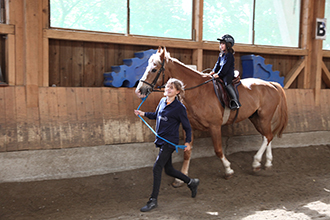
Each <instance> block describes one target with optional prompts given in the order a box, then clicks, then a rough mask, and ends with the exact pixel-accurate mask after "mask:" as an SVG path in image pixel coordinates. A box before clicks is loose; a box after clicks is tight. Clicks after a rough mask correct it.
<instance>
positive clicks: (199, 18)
mask: <svg viewBox="0 0 330 220" xmlns="http://www.w3.org/2000/svg"><path fill="white" fill-rule="evenodd" d="M193 40H194V41H197V42H202V41H203V0H193ZM192 64H194V65H196V66H197V70H198V71H202V70H203V49H201V48H197V49H194V50H193V53H192Z"/></svg>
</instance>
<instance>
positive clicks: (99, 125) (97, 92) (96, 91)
mask: <svg viewBox="0 0 330 220" xmlns="http://www.w3.org/2000/svg"><path fill="white" fill-rule="evenodd" d="M92 99H93V108H94V117H93V122H94V127H95V129H96V130H95V141H94V145H96V146H98V145H104V144H105V142H104V135H103V109H102V91H101V88H93V89H92Z"/></svg>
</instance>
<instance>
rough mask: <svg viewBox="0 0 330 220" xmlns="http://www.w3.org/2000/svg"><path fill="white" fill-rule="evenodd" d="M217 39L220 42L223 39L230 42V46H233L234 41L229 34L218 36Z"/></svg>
mask: <svg viewBox="0 0 330 220" xmlns="http://www.w3.org/2000/svg"><path fill="white" fill-rule="evenodd" d="M217 40H218V41H220V42H221V41H224V42H226V43H231V46H234V43H235V40H234V38H233V37H232V36H231V35H229V34H225V35H223V36H222V37H220V38H218V39H217Z"/></svg>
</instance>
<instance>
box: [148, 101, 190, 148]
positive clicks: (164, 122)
mask: <svg viewBox="0 0 330 220" xmlns="http://www.w3.org/2000/svg"><path fill="white" fill-rule="evenodd" d="M145 116H146V117H147V118H149V119H156V133H157V134H158V135H159V136H160V137H162V138H165V139H166V140H168V141H170V142H172V143H173V144H178V143H179V126H180V123H181V124H182V128H183V129H184V130H185V132H186V140H185V142H189V143H190V142H191V127H190V123H189V120H188V117H187V111H186V107H185V106H184V105H183V104H182V103H181V102H180V101H179V100H177V99H175V100H174V101H173V102H171V103H170V104H169V105H166V97H163V98H162V99H161V100H160V102H159V104H158V106H157V109H156V111H155V112H146V113H145ZM166 143H167V142H165V141H164V140H162V139H160V138H158V137H156V140H155V144H156V145H158V146H159V145H163V144H166ZM170 146H171V147H173V148H175V147H174V146H172V145H170Z"/></svg>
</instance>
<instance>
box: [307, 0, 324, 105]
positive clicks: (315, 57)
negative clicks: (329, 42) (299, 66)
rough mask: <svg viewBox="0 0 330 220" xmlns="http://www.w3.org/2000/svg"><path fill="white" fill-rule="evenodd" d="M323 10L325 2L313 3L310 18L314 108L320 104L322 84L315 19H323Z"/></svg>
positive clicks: (320, 54) (311, 86)
mask: <svg viewBox="0 0 330 220" xmlns="http://www.w3.org/2000/svg"><path fill="white" fill-rule="evenodd" d="M324 8H325V0H318V1H314V10H313V16H311V18H312V25H311V28H312V31H311V34H312V36H311V37H312V40H311V45H312V47H311V56H310V57H309V59H310V64H311V65H310V76H309V77H310V85H309V86H310V88H311V89H314V94H315V106H319V104H320V96H321V83H322V62H323V60H322V55H323V51H322V45H323V41H322V40H318V39H316V38H315V35H316V33H315V30H316V19H317V18H324Z"/></svg>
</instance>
